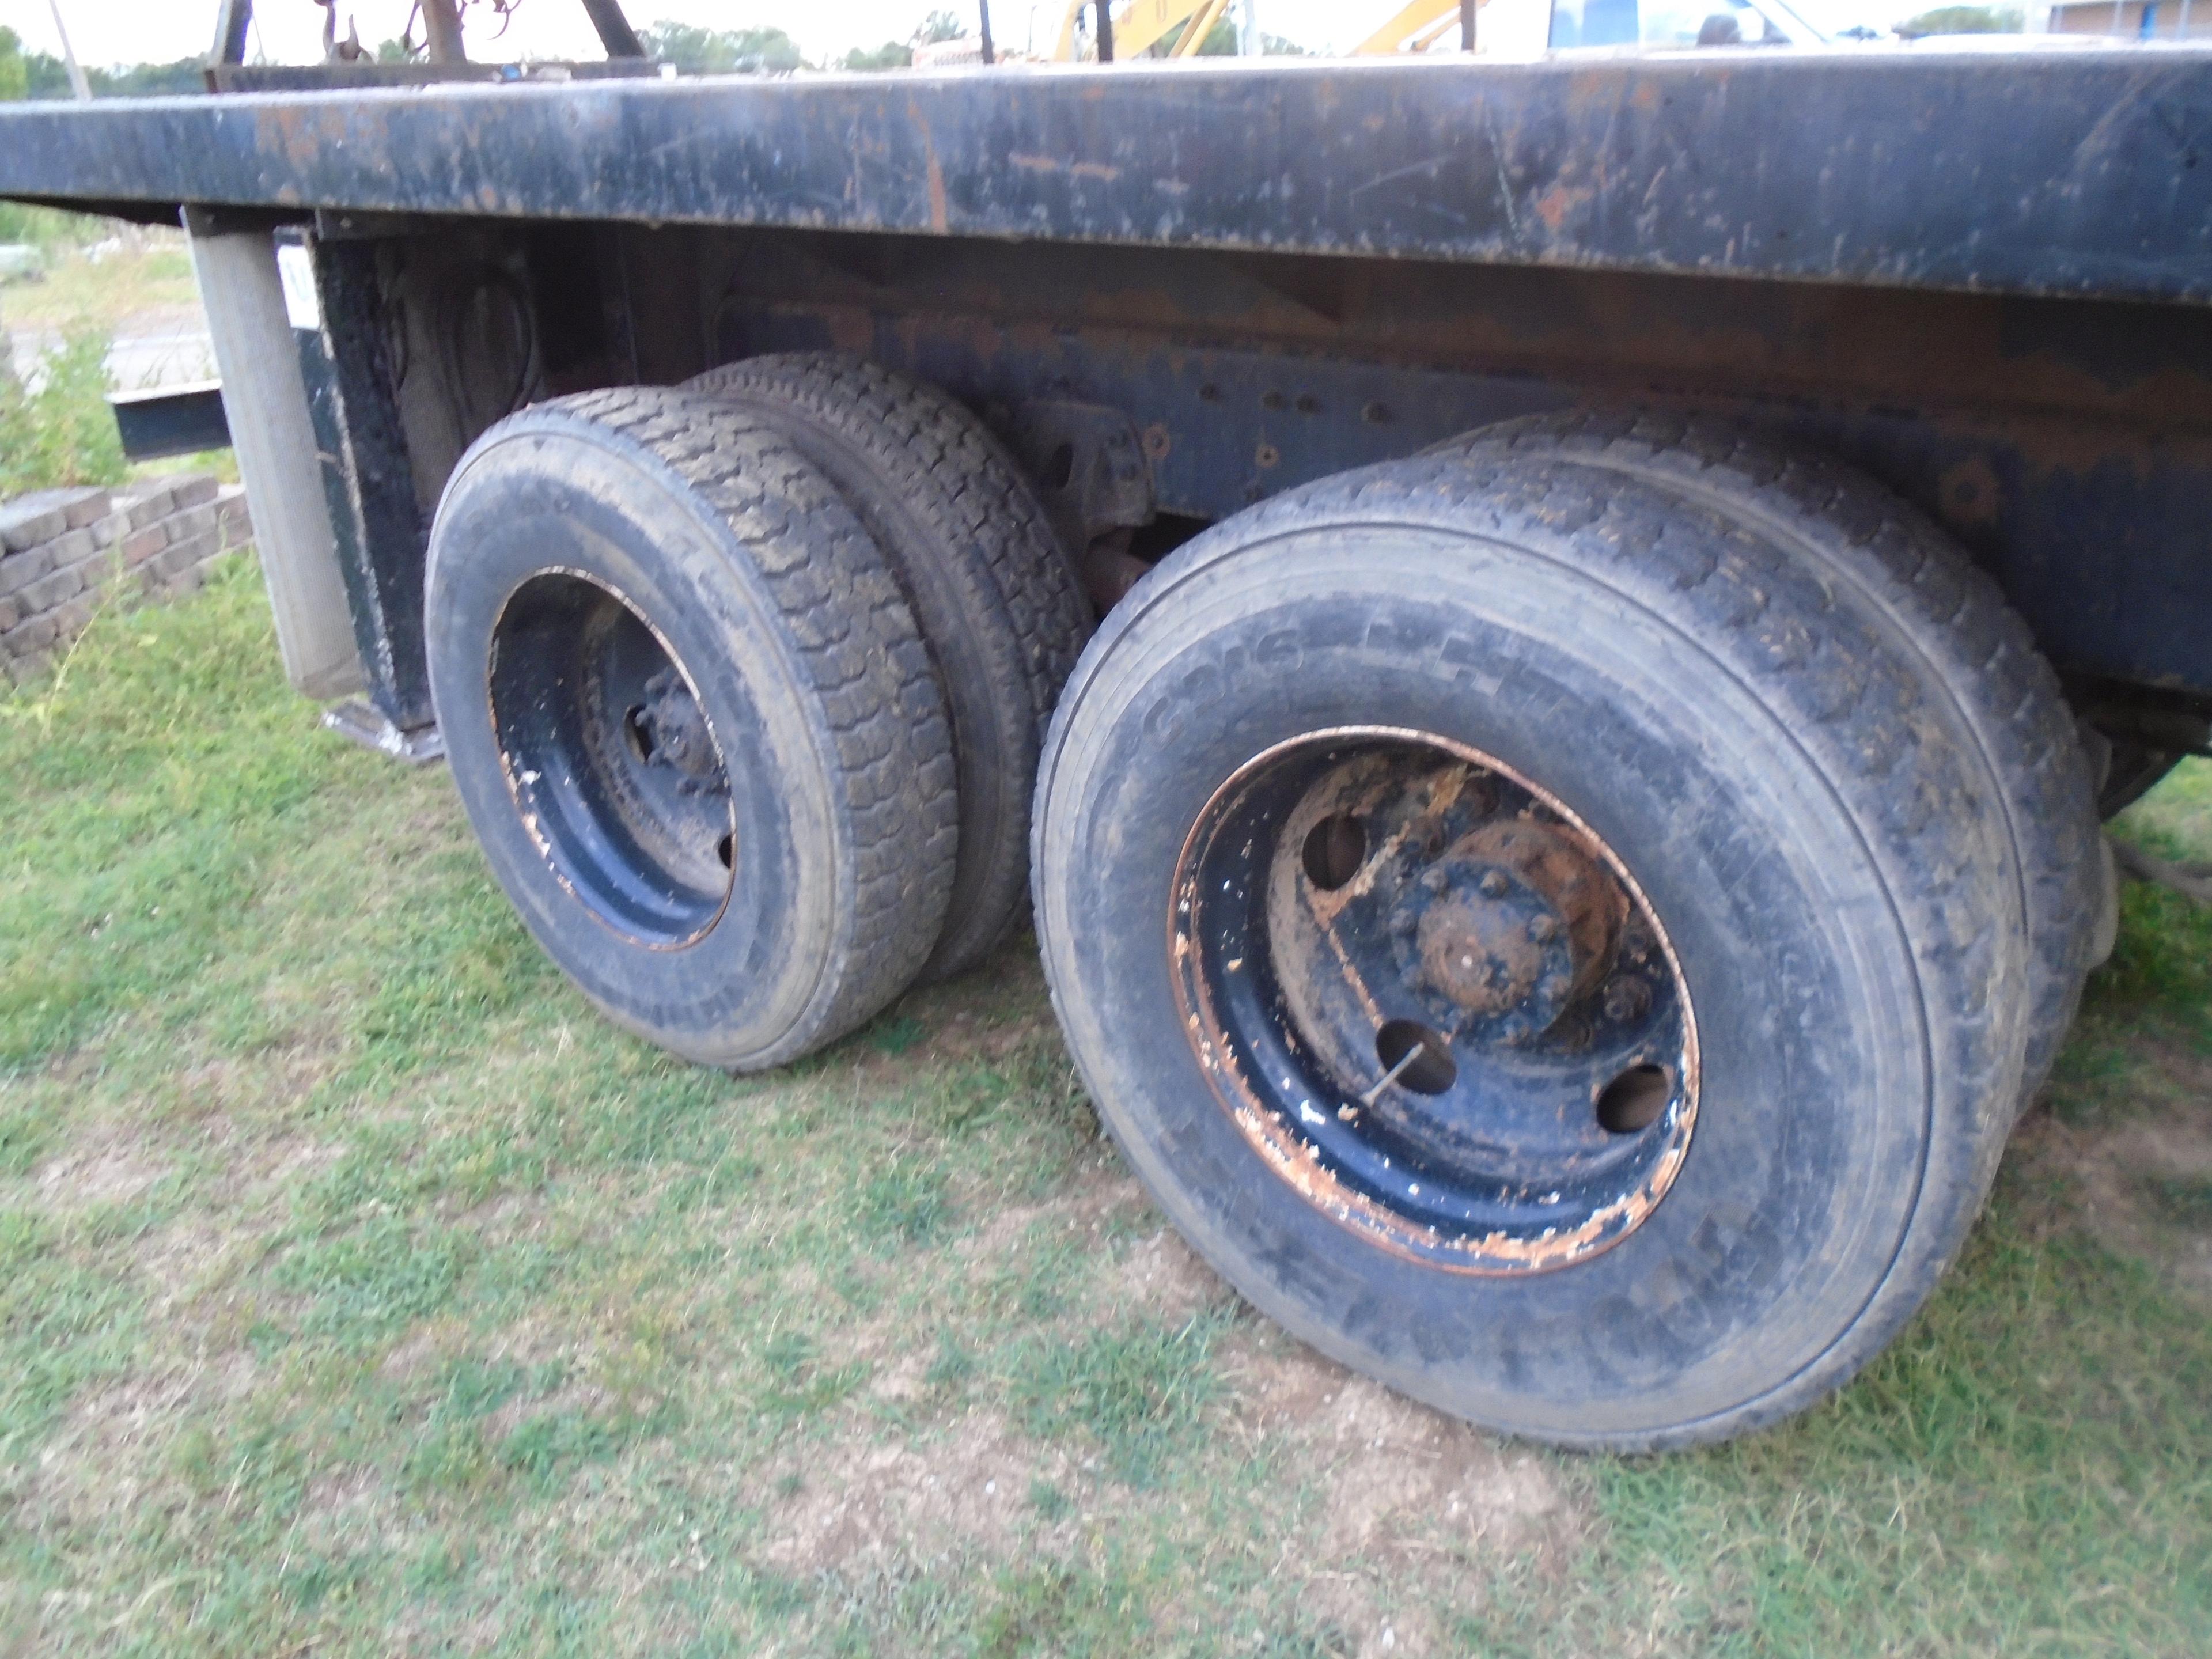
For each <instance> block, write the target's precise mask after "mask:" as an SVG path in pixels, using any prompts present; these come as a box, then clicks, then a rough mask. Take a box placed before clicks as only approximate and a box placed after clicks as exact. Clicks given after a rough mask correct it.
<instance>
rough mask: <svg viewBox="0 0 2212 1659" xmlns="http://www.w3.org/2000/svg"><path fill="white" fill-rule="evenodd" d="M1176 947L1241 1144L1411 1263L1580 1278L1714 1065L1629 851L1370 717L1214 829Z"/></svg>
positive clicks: (1203, 832)
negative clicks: (1701, 1056) (1702, 1058)
mask: <svg viewBox="0 0 2212 1659" xmlns="http://www.w3.org/2000/svg"><path fill="white" fill-rule="evenodd" d="M1168 931H1169V938H1168V948H1169V952H1170V963H1171V964H1172V966H1173V973H1172V979H1173V982H1174V985H1175V989H1176V999H1177V1002H1178V1005H1179V1012H1180V1013H1181V1015H1182V1020H1183V1025H1184V1030H1185V1035H1186V1036H1187V1037H1188V1040H1189V1042H1190V1043H1191V1047H1192V1049H1193V1051H1194V1054H1195V1055H1196V1057H1197V1059H1198V1061H1199V1063H1200V1067H1201V1069H1202V1070H1203V1071H1204V1073H1205V1074H1206V1077H1207V1079H1208V1080H1209V1081H1210V1083H1211V1084H1212V1087H1213V1090H1214V1091H1215V1094H1216V1096H1217V1097H1218V1099H1219V1101H1220V1103H1221V1104H1222V1105H1223V1107H1224V1108H1225V1109H1226V1110H1227V1111H1228V1112H1229V1114H1230V1115H1231V1118H1232V1120H1233V1121H1235V1122H1236V1124H1237V1127H1238V1129H1239V1131H1240V1132H1241V1133H1242V1134H1243V1137H1244V1139H1246V1140H1247V1141H1248V1142H1249V1144H1250V1145H1251V1146H1252V1147H1253V1148H1254V1150H1255V1152H1258V1153H1259V1154H1260V1156H1261V1158H1262V1159H1263V1160H1264V1161H1265V1162H1266V1163H1267V1164H1268V1165H1269V1166H1270V1167H1271V1168H1272V1169H1273V1170H1274V1171H1275V1172H1276V1174H1278V1175H1279V1176H1281V1177H1282V1178H1283V1179H1284V1180H1285V1181H1286V1182H1289V1183H1290V1184H1291V1186H1292V1187H1293V1188H1295V1189H1297V1191H1298V1192H1299V1193H1300V1194H1301V1195H1302V1196H1303V1197H1304V1198H1305V1200H1307V1202H1308V1203H1309V1204H1310V1205H1312V1206H1314V1207H1315V1208H1316V1209H1317V1210H1320V1211H1321V1212H1323V1213H1324V1214H1326V1215H1328V1216H1329V1217H1330V1218H1332V1219H1334V1220H1335V1221H1336V1222H1338V1223H1340V1224H1341V1225H1345V1226H1346V1227H1348V1228H1350V1229H1351V1230H1352V1231H1354V1232H1356V1233H1358V1234H1360V1235H1361V1236H1362V1237H1366V1238H1368V1239H1369V1240H1370V1241H1371V1242H1373V1243H1377V1244H1379V1245H1381V1246H1383V1248H1385V1249H1389V1250H1391V1251H1393V1252H1394V1253H1395V1254H1399V1255H1406V1256H1409V1257H1413V1258H1414V1259H1417V1260H1420V1261H1425V1262H1429V1263H1431V1264H1433V1265H1436V1266H1439V1267H1445V1268H1448V1269H1450V1270H1453V1271H1459V1272H1467V1273H1486V1274H1516V1273H1537V1272H1543V1271H1547V1270H1550V1269H1554V1268H1558V1267H1566V1266H1569V1265H1571V1264H1572V1263H1574V1262H1577V1261H1584V1260H1587V1259H1589V1258H1590V1257H1591V1256H1593V1255H1597V1254H1598V1253H1600V1252H1601V1251H1603V1250H1605V1249H1609V1248H1611V1247H1612V1246H1613V1245H1614V1244H1617V1243H1620V1241H1621V1240H1622V1239H1624V1238H1626V1237H1629V1236H1630V1235H1631V1234H1632V1233H1633V1232H1634V1231H1636V1230H1637V1229H1638V1227H1640V1226H1641V1225H1643V1224H1644V1221H1645V1219H1647V1218H1649V1217H1650V1214H1651V1213H1652V1212H1653V1211H1654V1210H1655V1209H1656V1206H1658V1204H1659V1203H1660V1201H1661V1200H1662V1199H1663V1198H1664V1197H1665V1195H1666V1194H1667V1191H1668V1188H1670V1187H1671V1186H1672V1185H1673V1183H1674V1179H1675V1177H1676V1176H1678V1175H1679V1174H1680V1170H1681V1168H1682V1165H1683V1163H1684V1160H1685V1158H1686V1154H1687V1151H1688V1147H1689V1143H1690V1139H1691V1135H1692V1131H1693V1129H1694V1127H1695V1126H1696V1121H1697V1111H1698V1097H1699V1060H1698V1037H1697V1024H1696V1018H1695V1013H1694V1011H1693V1009H1692V1006H1691V1001H1690V997H1689V994H1688V988H1687V986H1686V983H1685V981H1684V979H1683V975H1682V971H1681V967H1680V961H1679V959H1678V958H1677V957H1676V955H1675V952H1674V946H1673V945H1672V943H1671V941H1670V940H1669V939H1668V935H1667V933H1666V930H1665V928H1664V927H1663V926H1662V924H1661V922H1660V920H1659V918H1658V915H1657V914H1656V911H1655V910H1654V909H1653V908H1652V906H1651V904H1650V901H1649V900H1648V899H1647V897H1646V896H1645V895H1644V891H1643V890H1642V888H1641V887H1640V886H1639V885H1638V884H1637V882H1636V881H1635V879H1634V878H1633V877H1632V875H1631V873H1630V872H1629V870H1628V868H1627V866H1626V864H1625V863H1624V862H1623V861H1622V860H1620V857H1619V856H1618V854H1615V853H1614V851H1613V849H1612V848H1609V847H1607V845H1606V844H1605V842H1603V841H1602V839H1601V838H1600V837H1599V836H1596V835H1595V833H1594V832H1593V831H1592V830H1591V829H1589V826H1588V824H1587V823H1584V822H1583V819H1582V818H1581V817H1578V816H1577V815H1576V814H1575V813H1574V812H1573V811H1571V809H1570V808H1569V807H1568V806H1567V805H1566V804H1565V802H1563V801H1561V800H1559V799H1558V798H1557V797H1555V796H1553V795H1552V794H1551V793H1549V792H1547V791H1546V790H1544V789H1543V788H1542V787H1541V786H1539V785H1537V784H1536V783H1534V781H1531V780H1530V779H1528V778H1527V777H1526V776H1525V775H1522V774H1521V773H1519V772H1517V771H1516V770H1515V769H1512V768H1510V767H1509V766H1507V765H1506V764H1504V763H1503V762H1501V761H1499V760H1498V759H1497V758H1496V757H1492V756H1490V755H1486V754H1485V753H1483V752H1482V751H1480V750H1476V749H1474V748H1472V747H1470V746H1468V745H1467V744H1462V743H1458V742H1455V741H1454V740H1451V739H1449V738H1443V737H1440V736H1437V735H1436V734H1434V733H1430V732H1415V731H1408V730H1405V729H1401V728H1397V727H1390V726H1343V727H1334V728H1329V729H1327V730H1323V731H1318V732H1311V733H1309V734H1307V735H1305V736H1303V737H1300V738H1293V739H1291V740H1290V741H1288V742H1285V743H1283V744H1277V745H1275V746H1273V747H1272V748H1270V749H1268V750H1266V751H1264V752H1263V753H1261V754H1260V755H1258V756H1255V757H1253V758H1252V759H1251V760H1249V761H1248V762H1247V763H1245V764H1244V765H1243V766H1242V767H1240V768H1239V769H1237V772H1236V773H1235V774H1234V775H1232V776H1231V777H1230V778H1229V779H1228V780H1227V781H1225V783H1223V784H1222V785H1221V787H1219V788H1218V789H1217V790H1216V791H1215V792H1214V793H1213V795H1212V798H1211V799H1209V800H1208V801H1207V802H1206V806H1205V807H1204V808H1203V809H1202V810H1201V811H1200V813H1199V815H1198V817H1197V820H1196V822H1195V823H1194V825H1193V827H1192V829H1191V831H1190V833H1189V835H1188V837H1187V838H1186V840H1185V842H1184V846H1183V849H1182V855H1181V857H1180V859H1179V860H1178V861H1177V866H1176V873H1175V878H1174V884H1173V887H1172V890H1171V897H1170V915H1169V930H1168Z"/></svg>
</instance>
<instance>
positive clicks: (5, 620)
mask: <svg viewBox="0 0 2212 1659" xmlns="http://www.w3.org/2000/svg"><path fill="white" fill-rule="evenodd" d="M22 620H23V613H22V612H21V611H19V610H17V609H16V608H15V600H13V599H0V634H4V633H6V632H7V631H8V630H9V629H11V628H13V627H14V626H15V624H16V623H19V622H21V621H22Z"/></svg>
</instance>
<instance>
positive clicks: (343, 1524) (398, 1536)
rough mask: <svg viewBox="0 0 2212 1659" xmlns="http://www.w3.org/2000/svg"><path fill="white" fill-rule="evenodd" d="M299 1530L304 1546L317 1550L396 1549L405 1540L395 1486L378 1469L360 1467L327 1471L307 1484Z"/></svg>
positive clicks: (299, 1519)
mask: <svg viewBox="0 0 2212 1659" xmlns="http://www.w3.org/2000/svg"><path fill="white" fill-rule="evenodd" d="M295 1531H296V1534H297V1537H298V1539H299V1541H300V1542H301V1544H302V1545H304V1546H306V1547H308V1548H310V1549H317V1550H331V1549H334V1548H342V1547H343V1548H350V1549H360V1548H362V1547H363V1546H365V1545H369V1544H374V1545H377V1546H379V1547H382V1548H386V1549H390V1550H398V1549H401V1548H404V1547H405V1544H406V1542H407V1528H406V1526H405V1524H404V1522H403V1521H402V1520H401V1518H400V1514H399V1504H398V1500H397V1498H394V1497H393V1495H392V1489H391V1487H389V1486H386V1484H385V1482H384V1480H383V1478H382V1477H381V1476H380V1475H379V1474H377V1473H376V1472H375V1471H374V1470H373V1469H368V1468H359V1467H348V1468H336V1469H331V1470H326V1471H325V1472H323V1473H321V1474H317V1475H315V1476H313V1478H312V1479H311V1480H309V1481H308V1482H307V1492H306V1493H305V1494H304V1495H303V1496H302V1498H301V1502H300V1512H299V1517H298V1520H297V1522H295Z"/></svg>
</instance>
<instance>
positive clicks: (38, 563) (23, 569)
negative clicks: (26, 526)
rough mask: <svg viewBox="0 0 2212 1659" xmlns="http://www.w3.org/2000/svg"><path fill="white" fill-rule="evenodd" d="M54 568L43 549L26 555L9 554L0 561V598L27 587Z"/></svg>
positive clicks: (48, 555)
mask: <svg viewBox="0 0 2212 1659" xmlns="http://www.w3.org/2000/svg"><path fill="white" fill-rule="evenodd" d="M52 568H54V562H53V558H52V555H50V554H49V553H48V552H47V551H46V549H45V548H43V547H34V548H33V549H32V550H30V551H29V552H27V553H10V554H9V556H7V557H6V558H4V559H0V598H4V597H5V596H6V595H8V594H9V593H14V592H19V591H20V590H21V589H23V588H25V587H27V586H30V585H31V584H32V583H33V582H34V581H36V580H39V578H40V577H41V576H43V575H45V574H46V572H48V571H49V570H52Z"/></svg>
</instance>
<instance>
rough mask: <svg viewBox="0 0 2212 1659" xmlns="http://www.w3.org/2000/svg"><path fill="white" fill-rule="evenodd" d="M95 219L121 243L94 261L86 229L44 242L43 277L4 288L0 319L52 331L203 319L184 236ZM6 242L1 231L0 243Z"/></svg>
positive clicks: (120, 328)
mask: <svg viewBox="0 0 2212 1659" xmlns="http://www.w3.org/2000/svg"><path fill="white" fill-rule="evenodd" d="M5 205H6V204H0V206H5ZM28 211H31V212H33V213H37V212H39V211H40V210H36V209H33V210H28ZM56 217H57V218H61V217H66V216H56ZM37 223H38V224H40V225H43V224H44V223H45V221H44V220H40V221H38V222H37ZM80 223H82V222H80ZM92 223H94V224H99V225H101V226H102V227H103V232H102V234H103V235H105V236H108V237H114V236H118V235H120V236H121V238H122V240H123V245H122V246H120V247H118V248H115V249H113V250H112V251H110V252H106V256H105V257H104V258H93V257H92V256H91V255H90V254H89V253H88V252H87V250H86V248H85V247H84V246H82V241H83V240H85V239H84V237H83V233H82V231H81V230H78V229H76V228H75V227H70V228H65V229H64V231H63V232H62V233H60V234H56V235H54V236H52V237H51V238H48V239H46V240H45V246H46V260H47V266H48V269H47V271H46V276H45V278H44V280H42V281H40V282H35V283H10V284H9V286H8V287H7V288H6V289H0V319H5V320H6V323H7V325H8V326H9V328H11V329H42V330H49V331H55V332H66V331H70V330H73V329H82V328H93V329H97V330H100V331H102V332H106V333H122V332H124V331H125V325H126V324H129V323H131V322H133V321H137V322H138V323H141V324H150V323H155V322H160V323H161V324H163V325H166V326H171V327H173V326H176V325H179V324H180V323H184V322H187V321H196V320H197V319H198V317H199V314H200V296H199V287H198V284H197V283H196V282H195V281H194V279H193V276H192V256H191V252H190V250H189V249H187V247H186V246H185V239H184V235H183V233H181V232H179V231H168V232H162V231H137V232H129V231H125V230H124V229H123V228H120V227H118V226H117V225H115V224H114V223H112V222H103V221H93V222H92ZM0 240H9V239H8V238H6V237H4V236H0Z"/></svg>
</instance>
